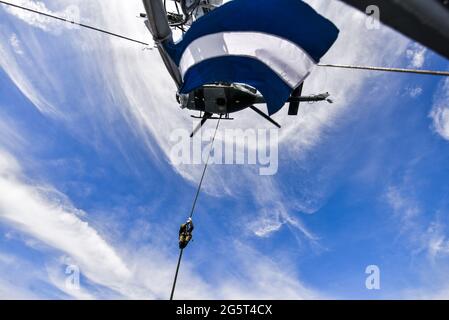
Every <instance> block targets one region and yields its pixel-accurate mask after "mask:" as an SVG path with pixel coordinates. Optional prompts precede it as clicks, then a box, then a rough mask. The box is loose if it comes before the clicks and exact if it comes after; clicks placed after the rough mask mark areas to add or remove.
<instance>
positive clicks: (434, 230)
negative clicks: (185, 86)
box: [0, 0, 449, 299]
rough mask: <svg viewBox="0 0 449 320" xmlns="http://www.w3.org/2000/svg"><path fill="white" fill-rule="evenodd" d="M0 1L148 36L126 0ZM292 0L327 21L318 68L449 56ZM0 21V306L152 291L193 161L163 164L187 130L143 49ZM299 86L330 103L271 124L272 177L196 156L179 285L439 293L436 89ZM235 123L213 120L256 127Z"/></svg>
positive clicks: (372, 82) (442, 237)
mask: <svg viewBox="0 0 449 320" xmlns="http://www.w3.org/2000/svg"><path fill="white" fill-rule="evenodd" d="M15 2H16V3H21V4H25V5H27V6H38V7H39V8H41V9H42V8H43V9H45V10H49V11H50V12H53V13H57V14H61V13H63V12H64V11H65V10H68V8H69V9H70V8H71V7H69V6H71V5H75V6H77V8H79V9H80V13H81V19H82V21H83V22H88V23H91V24H94V25H96V26H99V27H103V28H105V29H108V30H112V31H116V32H120V33H123V34H126V35H129V36H133V37H136V38H139V39H143V40H147V41H149V40H148V39H149V38H150V37H149V35H148V33H147V31H146V30H145V27H144V26H143V21H141V20H139V19H137V18H136V16H137V15H138V13H139V12H141V11H142V10H143V8H142V5H141V3H140V1H137V0H136V1H127V2H126V3H124V2H123V1H118V0H114V1H113V2H114V5H111V4H110V2H111V1H108V2H106V1H84V0H76V1H43V2H33V1H25V0H24V1H15ZM308 3H310V4H311V5H312V6H314V8H316V9H317V10H318V11H319V12H320V13H322V14H323V15H325V16H326V17H328V18H330V19H332V21H334V22H335V23H336V24H337V26H338V27H339V28H340V29H341V36H340V39H339V40H338V41H337V43H336V45H335V46H334V47H333V48H332V49H331V51H330V52H329V53H328V55H326V57H325V58H324V59H323V61H324V62H329V63H348V64H349V63H354V64H362V65H363V64H366V65H379V66H395V67H415V68H423V69H435V70H447V69H448V67H449V63H448V61H447V60H445V59H443V58H441V57H439V56H438V55H436V54H435V53H433V52H431V51H430V50H426V49H425V48H423V47H421V46H419V45H418V44H416V43H413V42H412V41H410V40H408V39H406V38H404V37H402V36H401V35H399V34H397V33H396V32H394V31H392V30H390V29H388V28H387V27H382V28H381V29H379V30H368V29H366V27H365V18H364V17H363V15H361V14H359V13H357V12H355V11H353V10H351V9H349V8H348V7H346V6H345V5H343V4H341V3H339V2H338V1H332V2H329V1H318V0H315V1H308ZM0 21H1V24H0V37H1V38H0V39H1V40H0V132H1V134H0V190H1V191H0V273H1V277H0V297H2V298H16V297H17V298H31V299H77V298H81V299H84V298H86V299H91V298H92V299H95V298H96V299H108V298H148V299H166V298H167V297H168V296H169V293H170V286H171V281H172V277H173V272H174V269H175V267H176V259H177V255H178V251H177V239H176V238H177V228H178V225H179V224H180V223H181V222H183V221H184V220H185V218H186V217H187V215H188V211H189V209H190V205H191V201H192V198H193V196H194V193H195V184H196V181H198V179H199V176H200V174H201V169H202V167H201V166H198V165H179V166H177V165H173V164H172V163H171V162H170V158H169V156H170V150H171V148H172V147H173V142H172V141H170V139H169V137H170V133H171V132H173V130H176V129H179V128H187V129H190V128H191V127H192V125H193V123H192V121H191V119H190V117H189V114H188V112H186V111H182V110H180V109H179V108H178V106H177V104H176V101H175V99H174V91H175V88H174V85H173V84H172V83H171V80H170V78H169V76H168V75H167V74H166V72H165V70H164V67H163V65H162V63H161V61H160V60H159V57H158V55H157V52H155V51H149V50H142V48H141V47H140V46H136V45H134V44H132V43H131V44H129V43H127V42H123V41H121V40H116V39H110V38H105V37H104V36H103V35H98V34H96V33H92V32H87V31H82V30H81V31H80V30H69V29H66V28H65V27H63V26H61V25H58V24H55V23H54V22H50V21H47V20H37V19H35V18H32V17H31V16H29V15H27V14H24V13H20V12H16V11H10V10H5V8H4V7H3V6H2V7H0ZM305 90H306V93H318V92H323V91H329V92H330V93H331V94H332V96H333V99H334V100H335V103H334V104H333V105H328V104H315V105H304V106H302V108H301V110H300V116H299V117H298V118H289V117H287V115H286V110H282V111H281V112H280V113H279V114H277V115H276V116H275V119H276V120H277V121H279V122H280V123H282V124H283V129H282V130H280V131H279V136H280V145H279V171H278V173H277V174H276V175H274V176H267V177H263V176H259V174H258V167H257V166H251V165H248V166H232V165H213V166H211V167H210V170H209V171H208V173H207V177H206V181H205V193H202V194H201V196H200V201H199V206H198V209H197V212H196V215H195V222H196V226H197V228H196V230H195V241H194V242H193V243H191V245H190V247H189V248H188V251H187V254H186V255H185V260H184V264H183V268H182V272H181V275H180V282H179V287H178V291H177V296H178V297H179V298H209V299H214V298H225V299H226V298H252V299H257V298H274V299H301V298H305V299H310V298H324V299H329V298H331V299H333V298H335V299H342V298H349V299H356V298H361V299H389V298H448V297H449V283H448V281H447V279H446V278H447V277H445V275H446V274H447V271H448V267H449V266H448V257H449V229H448V228H449V221H448V216H447V212H448V209H449V199H448V194H449V190H448V188H449V187H448V184H447V181H448V179H449V171H448V165H447V164H448V163H449V102H448V101H449V82H448V81H445V79H444V78H438V77H427V76H415V75H397V74H378V73H364V72H358V71H357V72H356V71H339V70H329V69H317V70H315V72H314V73H313V74H312V75H311V77H310V79H309V80H308V82H306V86H305ZM236 118H237V120H236V121H234V122H226V123H225V124H223V126H222V128H223V129H225V128H242V129H246V128H271V127H270V126H269V124H266V123H265V122H264V121H263V120H260V119H258V118H254V117H253V116H252V114H251V113H250V112H246V111H245V112H242V113H241V114H238V116H236ZM211 126H212V124H211ZM222 139H223V137H221V136H219V140H218V141H220V142H221V141H222ZM204 146H205V147H207V145H206V144H204ZM68 265H77V266H79V268H80V271H81V288H80V289H79V290H75V289H70V288H67V287H66V286H65V279H66V274H65V273H64V272H65V270H66V267H67V266H68ZM368 265H377V266H379V268H380V271H381V290H367V289H366V288H365V279H366V277H367V275H366V274H365V268H366V267H367V266H368Z"/></svg>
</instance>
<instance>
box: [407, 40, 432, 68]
mask: <svg viewBox="0 0 449 320" xmlns="http://www.w3.org/2000/svg"><path fill="white" fill-rule="evenodd" d="M426 53H427V49H426V48H425V47H423V46H421V45H419V44H416V43H414V44H412V45H411V46H410V48H409V49H407V51H406V55H407V58H408V59H409V61H410V62H409V67H412V68H418V69H419V68H422V67H423V66H424V63H425V61H426Z"/></svg>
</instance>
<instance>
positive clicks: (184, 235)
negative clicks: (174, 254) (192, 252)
mask: <svg viewBox="0 0 449 320" xmlns="http://www.w3.org/2000/svg"><path fill="white" fill-rule="evenodd" d="M193 229H194V226H193V221H192V218H189V219H187V222H186V223H183V224H182V225H181V228H179V249H181V250H182V249H184V248H185V247H187V245H188V244H189V242H190V240H192V232H193Z"/></svg>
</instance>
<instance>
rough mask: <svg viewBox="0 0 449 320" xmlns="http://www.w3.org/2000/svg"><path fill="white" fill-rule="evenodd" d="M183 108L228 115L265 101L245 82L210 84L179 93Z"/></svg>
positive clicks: (179, 100)
mask: <svg viewBox="0 0 449 320" xmlns="http://www.w3.org/2000/svg"><path fill="white" fill-rule="evenodd" d="M177 98H178V102H179V103H180V104H181V108H185V109H188V110H192V111H200V112H209V113H212V114H218V115H226V114H230V113H234V112H238V111H241V110H243V109H246V108H248V107H251V106H252V105H254V104H258V103H263V102H264V101H263V97H262V95H260V94H259V93H258V92H257V90H255V89H254V88H252V87H250V86H247V85H244V84H236V83H233V84H210V85H205V86H202V87H201V88H198V89H196V90H194V91H192V92H191V93H190V94H187V95H177Z"/></svg>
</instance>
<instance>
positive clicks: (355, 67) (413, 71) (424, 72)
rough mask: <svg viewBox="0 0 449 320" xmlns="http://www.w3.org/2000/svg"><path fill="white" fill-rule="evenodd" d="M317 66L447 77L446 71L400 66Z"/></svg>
mask: <svg viewBox="0 0 449 320" xmlns="http://www.w3.org/2000/svg"><path fill="white" fill-rule="evenodd" d="M318 66H319V67H327V68H340V69H356V70H369V71H386V72H399V73H414V74H425V75H431V76H443V77H449V72H448V71H433V70H415V69H401V68H380V67H366V66H350V65H344V64H318Z"/></svg>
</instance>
